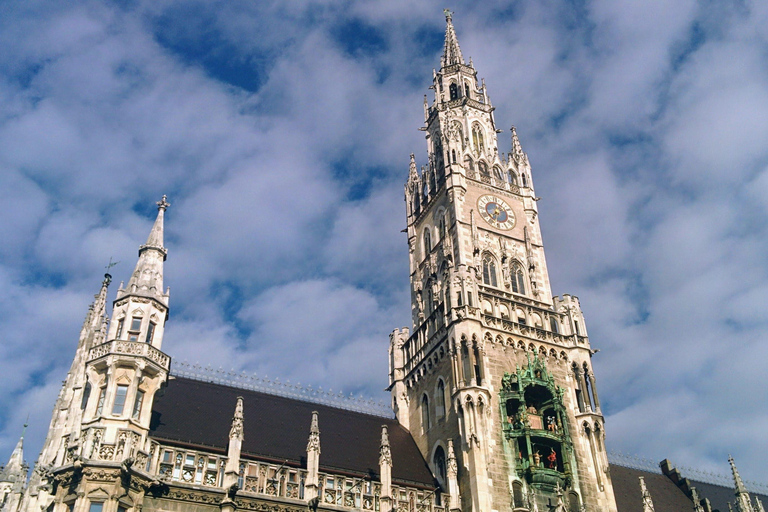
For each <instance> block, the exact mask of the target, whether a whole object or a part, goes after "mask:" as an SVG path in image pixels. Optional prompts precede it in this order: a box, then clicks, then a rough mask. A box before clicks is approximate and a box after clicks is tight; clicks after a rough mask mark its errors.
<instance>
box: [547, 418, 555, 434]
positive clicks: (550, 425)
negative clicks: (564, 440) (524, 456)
mask: <svg viewBox="0 0 768 512" xmlns="http://www.w3.org/2000/svg"><path fill="white" fill-rule="evenodd" d="M547 430H549V431H550V432H553V433H555V434H557V422H556V421H555V417H554V416H547Z"/></svg>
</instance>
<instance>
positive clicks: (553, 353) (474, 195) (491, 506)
mask: <svg viewBox="0 0 768 512" xmlns="http://www.w3.org/2000/svg"><path fill="white" fill-rule="evenodd" d="M446 21H447V28H446V33H445V49H444V53H443V56H442V59H441V63H440V64H441V67H440V70H439V71H436V72H435V71H433V85H432V87H430V88H432V89H434V92H435V97H434V101H433V103H432V104H431V105H430V104H428V103H427V98H426V96H425V98H424V117H425V126H424V128H422V130H423V131H424V132H425V134H426V139H427V152H428V155H429V161H428V164H427V166H426V167H422V169H421V173H419V172H418V171H417V169H416V163H415V159H414V156H413V155H411V164H410V173H409V176H408V181H407V183H406V185H405V201H406V209H407V223H408V227H407V233H408V246H409V252H410V272H411V299H412V312H413V326H414V327H413V332H412V333H411V332H409V330H408V329H407V328H403V329H400V330H395V331H394V332H393V333H392V335H391V340H390V389H391V391H392V400H393V406H394V408H395V412H396V414H397V418H398V420H399V421H400V423H401V424H402V425H404V426H405V427H406V428H408V429H409V430H410V432H411V434H412V435H413V437H414V439H415V440H416V442H417V444H418V445H419V447H420V449H421V451H422V453H423V454H424V456H425V458H426V459H427V460H428V461H429V463H430V465H431V466H432V469H433V471H434V473H435V475H436V476H437V478H438V480H439V481H440V483H441V484H442V487H443V489H444V490H445V491H446V492H447V494H448V495H449V500H450V504H449V510H451V511H455V510H462V511H473V512H491V511H494V510H499V511H500V510H515V511H523V510H525V511H534V510H558V511H573V512H577V511H581V510H588V511H590V512H591V511H595V512H597V511H600V512H610V511H615V510H616V505H615V501H614V496H613V488H612V485H611V479H610V475H609V473H608V470H607V468H608V460H607V456H606V451H605V445H604V437H605V436H604V432H605V430H604V425H603V422H604V419H603V415H602V413H601V411H600V403H599V401H598V397H597V392H596V389H595V378H594V376H593V373H592V365H591V356H592V352H591V350H590V344H589V338H588V336H587V329H586V324H585V322H584V317H583V315H582V312H581V308H580V305H579V301H578V299H577V298H576V297H574V296H570V295H563V296H562V297H553V296H552V293H551V291H550V284H549V277H548V273H547V264H546V260H545V257H544V248H543V245H542V237H541V231H540V227H539V222H538V218H537V206H536V201H537V200H538V198H537V197H536V195H535V193H534V188H533V180H532V175H531V167H530V164H529V162H528V157H527V155H526V154H525V153H524V152H523V150H522V148H521V146H520V141H519V140H518V137H517V133H516V131H515V128H514V127H513V128H512V134H511V135H512V152H511V153H510V154H507V155H504V154H501V153H499V151H498V147H497V140H496V135H497V133H499V132H501V130H497V128H496V123H495V120H494V115H493V110H494V109H493V106H492V105H491V101H490V99H489V97H488V92H487V90H486V87H485V83H484V81H483V82H482V83H481V84H478V80H477V72H476V71H475V69H474V67H473V64H472V61H471V60H470V62H469V65H467V64H466V62H465V61H464V58H463V56H462V53H461V49H460V48H459V44H458V41H457V39H456V34H455V32H454V27H453V24H452V20H451V13H450V12H448V11H446Z"/></svg>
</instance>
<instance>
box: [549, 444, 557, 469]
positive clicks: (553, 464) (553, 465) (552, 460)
mask: <svg viewBox="0 0 768 512" xmlns="http://www.w3.org/2000/svg"><path fill="white" fill-rule="evenodd" d="M549 450H550V451H549V455H547V467H548V468H549V469H557V453H555V449H554V448H550V449H549Z"/></svg>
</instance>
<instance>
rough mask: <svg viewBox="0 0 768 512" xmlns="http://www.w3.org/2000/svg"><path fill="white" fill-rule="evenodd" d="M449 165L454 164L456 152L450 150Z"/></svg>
mask: <svg viewBox="0 0 768 512" xmlns="http://www.w3.org/2000/svg"><path fill="white" fill-rule="evenodd" d="M451 163H452V164H455V163H456V150H455V149H452V150H451Z"/></svg>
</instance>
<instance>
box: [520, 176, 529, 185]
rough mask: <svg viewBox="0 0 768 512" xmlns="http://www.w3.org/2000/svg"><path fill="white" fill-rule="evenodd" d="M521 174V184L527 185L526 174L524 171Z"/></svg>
mask: <svg viewBox="0 0 768 512" xmlns="http://www.w3.org/2000/svg"><path fill="white" fill-rule="evenodd" d="M521 176H522V177H523V186H524V187H527V186H528V176H527V175H526V174H525V173H522V174H521Z"/></svg>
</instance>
